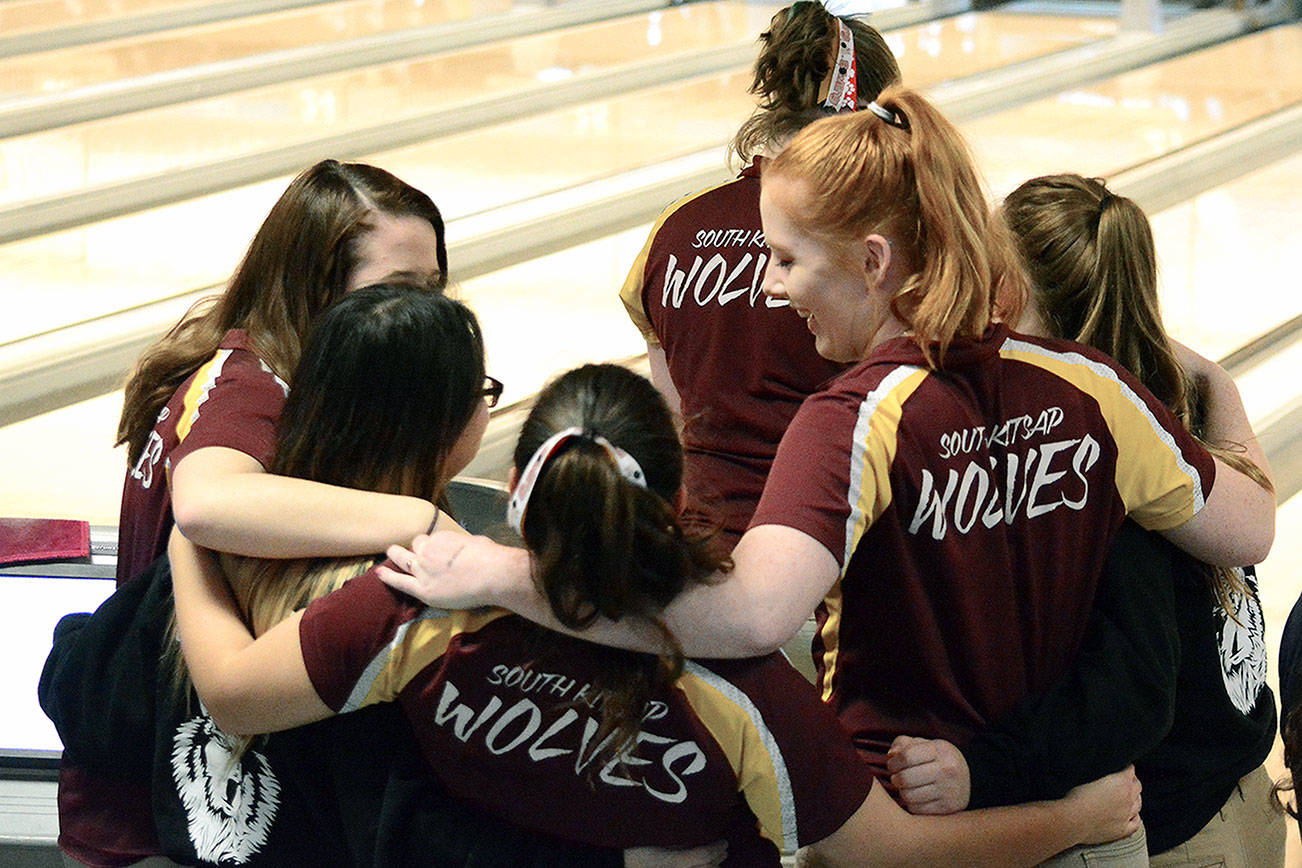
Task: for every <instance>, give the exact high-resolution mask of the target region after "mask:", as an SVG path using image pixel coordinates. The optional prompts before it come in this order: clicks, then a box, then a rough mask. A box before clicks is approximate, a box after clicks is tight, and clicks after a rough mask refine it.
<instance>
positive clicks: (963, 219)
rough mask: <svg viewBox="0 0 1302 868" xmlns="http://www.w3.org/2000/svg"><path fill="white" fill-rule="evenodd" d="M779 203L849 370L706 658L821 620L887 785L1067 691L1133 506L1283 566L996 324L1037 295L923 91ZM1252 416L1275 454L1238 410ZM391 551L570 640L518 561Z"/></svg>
mask: <svg viewBox="0 0 1302 868" xmlns="http://www.w3.org/2000/svg"><path fill="white" fill-rule="evenodd" d="M760 210H761V213H762V216H763V221H764V230H765V236H766V239H767V242H768V244H769V247H770V248H771V250H772V259H771V261H770V265H769V269H768V273H767V275H766V278H765V287H764V288H765V292H766V293H768V294H769V295H771V296H773V297H775V298H779V299H784V300H787V301H788V302H789V303H790V305H791V306H792V307H793V308H794V309H795V311H796V312H797V313H798V314H799V315H800V316H801V317H802V318H803V319H804V320H805V322H806V325H807V327H808V329H809V330H810V332H812V334H813V335H814V341H815V346H816V347H817V348H818V351H819V353H820V354H822V355H823V356H825V357H827V358H830V359H834V360H839V361H844V362H847V363H853V367H851V368H850V369H849V370H848V371H847V372H846V373H845V374H843V375H842V376H841V377H839V378H838V379H837V380H835V381H833V382H832V384H831V385H830V386H829V387H828V388H827V389H826V390H825V391H823V392H821V393H819V394H816V395H814V396H812V397H811V398H810V399H808V400H807V401H806V402H805V403H804V405H803V406H802V408H801V410H800V411H799V412H798V413H797V415H796V417H795V419H794V420H793V422H792V424H791V426H790V427H789V428H788V430H787V433H786V435H785V436H784V438H783V441H782V445H781V446H780V447H779V450H778V454H777V456H776V458H775V461H774V464H773V467H772V470H771V471H770V474H769V479H768V482H767V484H766V486H765V491H764V495H763V497H762V499H761V501H760V504H759V507H758V509H757V512H756V514H755V516H754V518H753V519H752V521H751V526H750V529H749V530H748V531H747V532H746V534H745V536H743V538H742V540H741V542H740V543H739V544H738V546H737V548H736V549H735V550H734V553H733V557H734V561H735V569H734V570H733V571H732V573H731V575H729V576H728V577H726V578H723V577H721V580H720V581H718V582H716V583H714V584H710V585H705V586H701V587H698V588H693V589H692V590H691V591H689V592H688V593H686V594H684V595H682V597H680V599H679V600H678V601H676V602H675V603H674V604H672V605H670V606H669V607H668V608H667V609H666V620H667V623H668V624H669V626H670V628H671V629H672V630H673V631H674V634H675V635H676V636H677V637H678V638H679V640H680V641H681V642H682V643H683V646H684V648H685V650H687V651H688V653H699V654H704V655H712V656H714V655H727V654H753V653H758V652H761V651H766V650H770V649H772V648H774V647H777V646H778V645H780V644H781V643H782V642H784V641H785V640H786V639H788V638H789V637H790V636H791V635H792V634H793V633H794V632H795V631H796V629H797V628H798V627H799V626H800V624H801V622H802V621H803V619H804V618H805V617H807V616H808V614H809V613H810V612H811V611H815V610H817V613H818V618H819V634H818V636H817V637H816V638H815V642H814V655H815V660H816V663H817V665H818V668H819V682H820V688H821V690H822V693H823V698H824V699H825V700H827V701H828V702H829V703H831V704H832V706H833V707H834V708H835V709H836V711H837V712H838V715H839V717H840V719H841V721H842V724H843V725H844V726H845V727H846V728H847V729H848V730H849V731H850V733H851V736H852V737H853V739H854V741H855V744H856V745H857V746H858V747H859V749H860V751H861V752H862V753H863V755H865V756H866V757H867V758H868V759H869V760H870V761H871V762H873V763H874V764H875V765H876V767H877V768H878V769H879V770H880V771H882V772H883V773H884V771H885V755H886V752H887V750H888V749H889V748H890V745H891V743H892V741H893V740H894V739H895V738H896V737H897V736H899V735H902V734H915V735H924V736H928V737H944V738H947V739H948V740H950V741H954V742H956V743H959V744H962V743H965V742H966V741H967V740H968V739H969V738H970V737H971V735H972V734H973V733H974V732H975V731H977V730H979V729H980V728H981V727H982V726H984V725H985V723H986V722H988V721H989V720H992V719H995V718H997V717H998V716H1000V715H1002V714H1006V713H1007V712H1008V711H1009V710H1011V709H1012V708H1013V707H1014V706H1015V705H1016V704H1017V703H1018V702H1019V701H1021V700H1022V699H1023V698H1025V697H1026V696H1028V695H1030V694H1032V693H1034V692H1037V691H1041V690H1044V689H1047V687H1048V686H1049V685H1050V684H1052V683H1053V681H1054V680H1056V679H1057V677H1058V676H1059V675H1060V674H1061V673H1062V672H1063V671H1064V670H1065V669H1066V667H1067V665H1068V664H1069V663H1070V662H1071V661H1072V660H1073V659H1074V657H1075V655H1076V652H1077V649H1078V647H1079V644H1080V641H1081V639H1082V635H1083V632H1084V629H1085V625H1086V623H1087V622H1088V615H1089V612H1090V611H1091V608H1092V602H1093V596H1094V589H1095V586H1096V584H1097V581H1098V577H1099V575H1100V574H1101V572H1102V567H1103V561H1104V558H1105V556H1106V553H1107V545H1106V544H1107V543H1108V542H1109V541H1110V540H1111V538H1112V536H1113V535H1114V534H1115V532H1116V530H1117V528H1118V527H1119V526H1120V524H1121V522H1122V520H1123V519H1124V518H1125V517H1126V516H1127V515H1129V516H1130V517H1132V518H1133V519H1135V520H1136V521H1138V522H1139V523H1140V524H1141V525H1144V526H1145V527H1148V528H1150V529H1154V530H1160V531H1162V532H1163V533H1164V534H1166V535H1167V536H1168V538H1170V539H1171V540H1172V541H1173V542H1175V543H1176V544H1177V545H1180V546H1182V547H1185V548H1187V549H1188V550H1190V551H1191V552H1192V553H1194V554H1196V555H1197V556H1199V557H1201V558H1203V559H1205V560H1208V561H1211V562H1215V563H1220V564H1227V565H1229V564H1240V563H1251V562H1255V561H1257V560H1259V559H1261V558H1262V557H1264V556H1265V554H1266V552H1267V551H1268V550H1269V547H1270V543H1271V541H1272V540H1273V535H1274V503H1273V498H1272V497H1271V496H1270V493H1269V492H1267V491H1265V490H1263V489H1262V488H1261V487H1260V486H1258V485H1257V483H1256V482H1255V481H1253V480H1252V479H1250V478H1248V477H1246V476H1244V475H1242V474H1240V473H1237V472H1235V471H1234V470H1233V469H1232V468H1229V467H1226V466H1225V465H1224V464H1219V463H1217V462H1215V461H1214V460H1213V458H1212V457H1211V456H1210V455H1208V453H1207V452H1206V451H1205V450H1204V449H1202V447H1200V446H1199V445H1198V444H1197V443H1196V442H1195V440H1194V439H1193V437H1192V436H1191V435H1190V434H1189V432H1188V431H1187V430H1185V428H1184V427H1183V425H1181V424H1180V423H1179V421H1178V420H1176V419H1175V418H1174V417H1173V416H1172V415H1171V413H1170V412H1169V411H1168V410H1167V409H1166V407H1164V406H1163V405H1162V404H1161V402H1160V401H1158V400H1157V399H1156V398H1154V397H1153V396H1152V395H1151V394H1150V393H1149V392H1148V391H1147V390H1146V389H1144V387H1143V386H1142V385H1141V384H1139V383H1138V382H1137V381H1135V380H1134V378H1133V377H1131V375H1130V374H1129V373H1127V372H1126V371H1124V370H1123V369H1121V368H1120V367H1119V366H1117V365H1116V363H1114V362H1112V361H1111V360H1109V359H1107V358H1106V357H1105V356H1103V355H1102V354H1100V353H1097V352H1096V351H1093V350H1090V349H1088V348H1085V347H1082V346H1080V345H1076V344H1071V343H1069V342H1055V341H1052V340H1042V339H1032V338H1026V337H1023V336H1020V335H1015V334H1012V333H1010V332H1009V330H1008V327H1007V325H1005V324H1003V323H1002V322H1000V321H999V320H1000V319H1003V320H1013V319H1015V317H1016V313H1017V310H1018V309H1019V308H1020V306H1021V301H1022V298H1023V293H1024V289H1023V287H1022V285H1021V283H1020V281H1019V276H1020V272H1019V268H1018V266H1017V260H1016V252H1015V250H1014V249H1013V247H1012V245H1011V242H1010V240H1009V238H1008V236H1007V231H1006V230H1005V229H1003V228H1002V227H1001V225H1000V224H999V222H998V221H996V220H993V219H991V215H990V213H989V209H988V206H987V204H986V201H985V197H984V195H983V190H982V187H981V183H980V180H979V177H978V175H977V173H976V170H975V168H974V167H973V165H972V161H971V157H970V155H969V153H968V151H967V148H966V145H965V143H964V142H963V141H962V139H961V137H960V136H959V135H958V133H957V131H956V130H954V128H953V127H952V126H951V125H950V124H949V123H948V122H947V121H946V120H945V119H944V118H943V117H941V116H940V114H939V113H938V112H937V111H936V110H935V109H934V108H933V107H932V106H931V105H930V104H928V103H927V102H926V101H925V100H924V99H922V98H921V97H919V96H918V95H916V94H914V93H911V92H909V91H906V90H901V89H893V88H892V89H888V90H887V91H885V92H884V93H883V95H882V96H881V97H880V98H879V99H878V100H877V101H876V102H875V103H873V104H871V105H869V106H868V107H867V110H866V111H862V112H857V113H855V114H853V115H843V116H839V117H836V118H828V119H825V120H821V121H818V122H816V123H815V124H813V125H811V126H810V127H807V128H806V129H805V130H803V131H802V132H801V133H799V134H797V136H796V137H795V138H794V139H793V140H792V141H791V143H790V144H789V145H788V146H787V147H786V148H785V149H784V150H783V151H782V153H781V154H779V155H778V157H776V158H775V159H774V160H773V162H772V163H771V164H770V165H769V166H768V167H767V169H766V171H765V177H764V185H763V190H762V195H761V200H760ZM1234 427H1235V429H1236V430H1234V431H1232V432H1229V435H1230V436H1232V437H1233V439H1235V440H1237V441H1239V442H1244V443H1247V444H1248V448H1249V453H1250V455H1251V457H1253V458H1254V459H1256V458H1258V457H1259V456H1260V450H1259V449H1257V448H1256V447H1255V444H1254V441H1253V439H1252V435H1251V430H1250V428H1249V426H1248V424H1247V420H1246V416H1243V415H1242V412H1241V408H1240V413H1239V418H1238V419H1237V420H1236V424H1235V426H1234ZM1213 481H1214V482H1215V486H1214V489H1213ZM391 553H392V555H393V556H394V558H395V560H396V561H397V562H398V563H400V564H402V565H403V566H404V567H410V568H412V569H414V570H416V572H417V575H416V576H415V577H414V578H413V577H407V578H404V577H401V576H396V575H392V574H386V576H388V577H389V578H390V579H391V580H392V581H393V582H395V584H396V585H397V586H398V587H400V588H402V589H403V590H408V591H409V592H412V593H416V594H418V595H419V596H421V597H422V598H423V599H425V600H426V601H427V602H430V603H432V604H437V605H457V606H464V605H481V604H486V603H488V604H491V603H499V604H503V605H506V606H507V607H508V608H511V609H513V610H515V611H519V612H521V613H522V614H525V615H527V616H528V617H529V618H530V619H533V620H538V621H540V622H541V623H544V624H546V625H548V626H552V625H555V624H556V622H555V619H554V618H552V617H551V616H550V612H549V611H548V607H547V606H546V605H545V603H544V601H543V600H541V599H540V597H539V595H538V594H537V592H536V591H535V590H534V589H533V587H532V586H531V585H530V582H529V576H530V562H529V559H528V557H527V554H525V553H522V552H519V551H518V550H513V549H509V548H505V547H501V546H496V545H494V544H492V543H490V542H489V541H487V540H483V539H481V538H473V537H472V538H466V537H462V536H456V537H454V536H451V535H447V534H435V535H433V536H432V537H429V538H421V539H419V540H418V546H417V553H416V555H413V553H412V552H408V551H405V550H391ZM587 635H590V636H592V637H594V638H597V637H600V638H598V641H608V642H611V643H614V644H622V645H630V644H631V645H633V646H634V647H648V645H647V644H646V639H645V637H638V636H636V635H633V634H632V633H631V631H629V630H627V629H626V628H622V627H621V626H620V625H609V624H606V625H594V626H593V627H592V628H590V632H589V633H588V634H587ZM1139 848H1140V850H1141V851H1142V842H1141V843H1140V845H1139ZM1143 855H1144V854H1143V853H1142V852H1140V853H1138V854H1136V856H1138V857H1143Z"/></svg>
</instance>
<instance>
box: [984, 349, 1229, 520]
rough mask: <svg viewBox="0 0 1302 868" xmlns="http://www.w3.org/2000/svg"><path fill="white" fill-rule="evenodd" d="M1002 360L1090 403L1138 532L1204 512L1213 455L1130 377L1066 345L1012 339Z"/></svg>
mask: <svg viewBox="0 0 1302 868" xmlns="http://www.w3.org/2000/svg"><path fill="white" fill-rule="evenodd" d="M1068 348H1070V349H1068ZM1001 355H1003V356H1004V357H1005V358H1013V359H1018V360H1020V361H1023V362H1026V363H1027V364H1031V365H1036V366H1038V367H1042V368H1044V369H1046V370H1048V371H1051V372H1053V373H1054V374H1056V375H1057V376H1059V377H1061V378H1062V379H1064V380H1066V381H1067V382H1069V383H1070V384H1072V385H1073V386H1075V387H1076V388H1077V389H1079V390H1081V391H1082V392H1084V393H1086V394H1087V395H1089V396H1090V397H1091V398H1093V399H1094V401H1095V402H1096V403H1097V404H1098V407H1099V411H1100V413H1101V414H1102V415H1103V419H1104V421H1105V423H1106V425H1107V427H1108V430H1109V433H1110V434H1111V436H1112V440H1113V442H1114V443H1115V444H1116V449H1117V459H1116V480H1115V484H1116V489H1117V494H1118V495H1119V496H1120V498H1121V502H1122V504H1123V505H1124V506H1125V509H1126V514H1127V515H1128V516H1129V517H1130V518H1132V519H1134V520H1135V521H1136V522H1137V523H1138V524H1139V525H1140V526H1141V527H1143V528H1145V529H1147V530H1159V531H1160V530H1169V529H1170V528H1173V527H1179V526H1180V525H1181V524H1184V523H1185V522H1186V521H1188V520H1189V519H1191V518H1193V517H1194V516H1195V515H1197V514H1198V513H1199V512H1200V511H1201V510H1202V508H1203V506H1204V504H1205V503H1206V499H1207V496H1208V495H1209V494H1211V491H1212V485H1213V483H1214V482H1215V480H1216V465H1215V463H1214V462H1213V460H1212V457H1211V455H1210V454H1209V453H1208V452H1207V450H1206V449H1204V448H1203V447H1202V446H1201V445H1199V443H1198V441H1197V440H1196V439H1194V436H1193V435H1192V434H1190V433H1189V432H1188V430H1186V429H1185V427H1184V425H1182V424H1181V423H1180V421H1179V420H1178V419H1176V418H1175V417H1174V416H1173V415H1172V414H1171V412H1170V411H1169V410H1168V409H1167V408H1166V407H1165V406H1164V405H1163V404H1162V402H1161V401H1159V400H1158V399H1157V398H1156V397H1154V395H1153V394H1152V393H1151V392H1150V391H1148V389H1146V388H1145V387H1144V386H1143V385H1142V384H1141V383H1140V382H1139V381H1138V380H1137V379H1135V378H1134V377H1133V376H1132V375H1131V374H1130V372H1128V371H1126V370H1125V369H1124V368H1122V367H1121V366H1120V365H1118V364H1117V363H1116V362H1113V361H1112V360H1110V359H1108V358H1107V356H1104V355H1103V354H1102V353H1099V352H1098V351H1097V350H1092V349H1090V348H1088V347H1083V346H1080V345H1079V344H1070V343H1068V342H1066V341H1061V342H1058V343H1057V344H1056V345H1043V344H1040V343H1035V342H1030V341H1026V340H1022V339H1020V338H1015V339H1010V340H1008V341H1007V342H1006V343H1005V344H1004V349H1003V350H1001Z"/></svg>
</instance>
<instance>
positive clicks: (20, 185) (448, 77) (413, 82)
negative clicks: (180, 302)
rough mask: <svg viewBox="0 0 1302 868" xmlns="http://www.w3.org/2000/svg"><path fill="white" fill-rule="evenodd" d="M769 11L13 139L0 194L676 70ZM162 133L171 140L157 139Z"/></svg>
mask: <svg viewBox="0 0 1302 868" xmlns="http://www.w3.org/2000/svg"><path fill="white" fill-rule="evenodd" d="M773 8H775V7H767V6H753V5H747V4H743V3H739V2H720V3H705V4H692V5H688V6H681V7H677V8H674V9H671V10H666V11H663V12H655V13H649V14H646V15H636V16H631V17H627V18H623V19H616V20H613V21H607V22H602V23H599V24H593V25H588V26H584V27H575V28H568V29H566V30H563V31H556V32H549V33H541V34H535V35H532V36H527V37H522V38H518V39H512V40H507V41H504V42H500V43H494V44H491V45H487V46H480V47H477V48H472V49H466V50H462V51H453V52H446V53H443V54H439V55H435V56H432V57H428V58H424V59H421V60H414V61H403V62H398V63H390V64H384V65H380V66H374V67H369V68H366V69H361V70H355V71H351V72H345V73H335V74H331V75H324V76H316V77H312V78H308V79H302V80H300V81H296V82H291V83H286V84H279V85H271V86H267V87H262V88H256V89H253V90H248V91H242V92H239V93H234V94H228V95H225V96H220V97H213V98H208V99H203V100H196V101H193V102H189V103H184V104H181V105H175V106H166V107H161V108H157V109H151V110H148V111H142V112H135V113H132V114H129V115H126V116H122V117H117V118H108V119H104V120H100V121H94V122H89V123H85V124H79V125H75V126H72V127H67V128H64V129H60V130H51V131H45V132H41V133H35V134H31V135H27V136H19V137H13V138H10V139H7V140H5V141H4V142H2V143H0V173H3V174H2V175H0V197H2V199H3V201H16V200H26V199H33V198H38V197H41V196H47V195H52V194H55V193H58V192H64V191H67V190H69V189H74V188H76V187H77V186H80V185H82V184H93V183H100V182H102V181H105V180H112V179H120V178H122V177H130V176H133V175H139V174H144V173H150V172H157V171H163V170H166V169H168V168H171V167H176V166H184V165H190V164H194V163H196V162H203V161H207V160H212V159H218V158H223V157H235V156H238V155H240V154H246V153H250V152H253V151H258V150H262V149H266V148H270V147H276V146H285V145H289V144H291V143H294V142H302V141H308V140H312V139H316V138H320V137H322V136H329V135H339V134H346V133H347V132H348V131H350V130H353V129H357V128H359V127H365V126H372V125H376V124H382V123H385V122H389V121H397V120H401V119H404V118H410V117H415V116H428V115H431V114H434V113H436V112H439V111H448V112H455V111H456V110H457V108H458V107H459V106H466V105H474V104H476V103H478V102H480V101H482V100H484V99H488V98H492V97H499V96H505V95H512V94H514V93H517V92H518V91H519V90H521V89H527V88H534V87H539V86H545V85H547V84H549V83H554V82H561V81H564V80H566V79H568V78H571V77H573V76H575V75H600V74H601V73H603V72H610V71H614V70H616V69H618V68H621V67H622V66H624V65H625V64H629V63H634V62H637V61H648V60H654V59H659V60H662V61H663V62H664V63H666V64H672V63H673V61H674V60H675V59H676V58H678V57H679V56H681V55H682V54H684V53H690V52H694V51H699V50H701V49H707V48H710V47H717V46H720V45H728V44H738V45H746V44H749V43H751V42H752V41H753V40H754V39H755V37H756V36H757V35H758V34H759V32H760V30H761V29H762V28H763V26H764V25H765V24H766V23H767V22H768V20H769V17H770V15H771V12H772V9H773ZM2 109H3V105H2V104H0V110H2ZM159 130H167V131H168V135H167V136H165V137H160V136H159V135H158V131H159ZM78 167H80V168H78Z"/></svg>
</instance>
